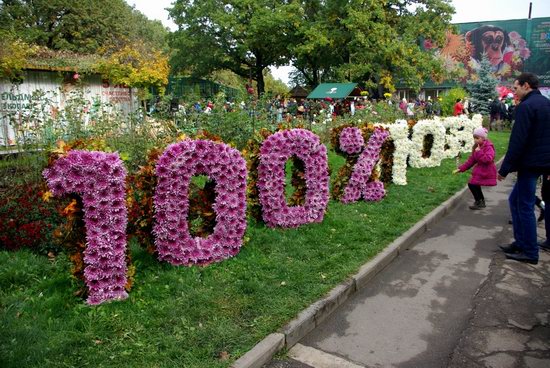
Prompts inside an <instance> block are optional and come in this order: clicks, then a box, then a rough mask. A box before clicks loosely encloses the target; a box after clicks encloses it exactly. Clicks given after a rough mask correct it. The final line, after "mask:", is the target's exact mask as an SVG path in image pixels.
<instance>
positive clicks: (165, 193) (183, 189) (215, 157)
mask: <svg viewBox="0 0 550 368" xmlns="http://www.w3.org/2000/svg"><path fill="white" fill-rule="evenodd" d="M156 172H157V176H158V185H157V188H156V191H155V197H154V204H155V220H156V222H155V226H154V230H153V231H154V234H155V245H156V247H157V250H158V253H159V258H160V259H161V260H164V261H167V262H169V263H171V264H173V265H193V264H200V265H207V264H210V263H212V262H217V261H221V260H223V259H226V258H229V257H232V256H234V255H236V254H237V253H238V252H239V250H240V247H241V246H242V239H243V236H244V232H245V230H246V178H247V170H246V162H245V160H244V158H243V157H242V156H241V154H240V152H239V151H238V150H236V149H234V148H231V147H230V146H228V145H226V144H224V143H216V142H212V141H207V140H184V141H182V142H179V143H176V144H172V145H170V146H169V147H168V148H167V149H166V150H165V151H164V153H163V154H162V156H161V157H160V158H159V160H158V162H157V166H156ZM194 175H207V176H208V177H209V178H211V179H213V180H214V181H215V182H216V187H215V191H216V200H215V203H214V205H213V209H214V211H215V212H216V226H215V227H214V231H213V233H212V234H211V235H209V236H208V237H207V238H201V237H192V236H191V234H190V232H189V225H188V221H187V217H188V214H189V184H190V182H191V178H192V177H193V176H194Z"/></svg>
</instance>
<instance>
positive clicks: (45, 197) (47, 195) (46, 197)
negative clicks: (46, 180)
mask: <svg viewBox="0 0 550 368" xmlns="http://www.w3.org/2000/svg"><path fill="white" fill-rule="evenodd" d="M52 196H53V194H52V192H50V191H49V190H48V191H46V192H44V193H43V194H42V200H43V201H44V202H49V201H50V198H51V197H52Z"/></svg>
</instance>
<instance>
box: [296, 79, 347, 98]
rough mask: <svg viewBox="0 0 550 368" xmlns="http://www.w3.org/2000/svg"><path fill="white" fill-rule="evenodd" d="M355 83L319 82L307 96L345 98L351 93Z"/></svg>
mask: <svg viewBox="0 0 550 368" xmlns="http://www.w3.org/2000/svg"><path fill="white" fill-rule="evenodd" d="M356 86H357V83H321V84H319V85H318V86H317V87H316V88H315V89H314V90H313V91H312V92H311V93H310V94H309V95H308V96H307V98H327V97H330V98H346V97H348V96H349V95H353V93H352V92H354V90H355V87H356Z"/></svg>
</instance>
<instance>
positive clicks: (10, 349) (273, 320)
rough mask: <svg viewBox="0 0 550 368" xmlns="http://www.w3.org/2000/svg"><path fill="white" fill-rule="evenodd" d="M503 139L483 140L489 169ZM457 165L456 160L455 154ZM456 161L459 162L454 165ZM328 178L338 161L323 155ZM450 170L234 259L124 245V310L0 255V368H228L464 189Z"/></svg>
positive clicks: (267, 235)
mask: <svg viewBox="0 0 550 368" xmlns="http://www.w3.org/2000/svg"><path fill="white" fill-rule="evenodd" d="M508 137H509V133H506V132H504V133H503V132H498V133H493V132H491V134H490V138H491V139H492V140H493V142H494V143H495V147H496V150H497V159H498V158H500V157H501V156H502V155H503V154H504V152H505V150H506V145H507V142H508ZM464 156H467V155H464ZM465 159H466V157H464V158H463V161H464V160H465ZM330 160H331V165H333V166H332V168H333V173H336V172H337V167H335V165H338V163H340V164H341V162H342V161H343V160H342V159H341V158H340V157H335V156H331V158H330ZM453 169H455V161H454V160H445V161H444V162H443V164H442V165H441V166H440V167H437V168H427V169H426V168H425V169H410V168H409V170H408V175H407V177H408V182H409V184H408V185H406V186H398V185H390V186H389V187H388V188H387V191H388V193H387V197H386V198H385V199H384V200H382V201H381V202H378V203H365V202H361V203H357V204H352V205H343V204H340V203H336V202H334V201H331V203H330V205H329V208H328V211H327V214H326V216H325V220H324V221H323V223H321V224H313V225H307V226H302V227H300V228H298V229H291V230H281V229H275V230H274V229H270V228H267V227H265V226H260V225H256V224H253V223H251V224H249V227H248V230H247V233H246V237H247V239H249V240H248V242H247V243H246V245H245V246H244V247H243V248H242V250H241V252H240V253H239V254H238V255H237V256H236V257H234V258H232V259H230V260H227V261H224V262H221V263H218V264H214V265H211V266H208V267H205V268H201V267H189V268H187V267H174V266H171V265H169V264H166V263H160V262H158V261H157V260H156V259H155V258H154V257H153V256H151V255H150V254H148V253H146V252H145V251H144V250H142V249H141V248H140V247H139V246H136V245H135V244H133V245H132V246H131V252H132V257H133V259H134V262H135V264H136V266H137V275H136V280H135V285H134V288H133V290H132V291H131V293H130V296H129V298H128V299H127V300H125V301H122V302H113V303H108V304H105V305H100V306H95V307H90V306H87V305H86V304H85V303H84V302H83V301H82V299H80V298H79V297H77V296H74V295H73V293H74V292H75V291H76V290H77V286H76V284H75V283H74V281H73V280H72V279H71V276H70V264H69V262H68V260H66V259H65V257H62V256H60V257H58V258H56V259H55V260H48V259H47V258H46V257H41V256H37V255H34V254H32V253H30V252H27V251H19V252H16V253H13V252H5V251H2V252H0V265H1V266H0V321H1V333H0V367H4V368H7V367H176V366H177V367H193V368H195V367H227V366H229V365H230V363H232V362H233V361H234V360H235V359H237V358H238V357H240V356H241V355H242V354H244V353H245V352H246V351H248V350H249V349H250V348H252V347H253V346H254V345H255V344H256V343H257V342H258V341H259V340H261V339H262V338H264V337H265V336H266V335H267V334H269V333H271V332H275V331H277V330H278V329H280V328H281V327H282V326H283V325H284V324H285V323H287V322H288V321H289V320H291V319H292V318H294V317H295V316H296V315H297V314H298V312H300V311H301V310H303V309H304V308H306V307H307V306H308V305H310V304H311V303H312V302H314V301H316V300H318V299H319V298H320V297H322V296H323V294H325V293H326V292H327V291H329V290H330V289H331V288H333V287H334V286H335V285H337V284H338V283H340V282H341V281H343V280H345V279H346V278H347V277H349V276H351V275H352V274H353V273H355V272H356V271H357V269H358V268H359V267H360V266H361V265H362V264H364V263H365V262H366V261H368V260H369V259H370V258H372V257H373V256H374V255H375V254H377V253H378V252H379V251H380V250H381V249H383V248H384V247H386V246H387V245H388V244H389V243H391V242H392V241H393V240H394V239H395V238H397V237H398V236H399V235H400V234H402V233H403V232H404V231H406V230H407V229H408V228H410V227H411V226H412V225H413V224H414V223H416V222H417V221H418V220H419V219H421V218H422V217H423V216H424V215H426V214H427V213H428V212H430V211H431V210H432V209H434V208H435V207H437V206H438V205H439V204H441V203H442V202H443V201H445V200H446V199H447V198H449V197H450V196H452V195H453V194H454V193H456V192H457V191H458V190H459V189H461V188H463V187H464V185H465V184H466V182H467V180H468V177H469V175H468V174H461V175H452V174H451V172H452V170H453Z"/></svg>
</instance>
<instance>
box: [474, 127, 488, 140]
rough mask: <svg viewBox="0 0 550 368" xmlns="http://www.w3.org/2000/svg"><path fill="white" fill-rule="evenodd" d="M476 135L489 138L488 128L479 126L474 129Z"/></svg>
mask: <svg viewBox="0 0 550 368" xmlns="http://www.w3.org/2000/svg"><path fill="white" fill-rule="evenodd" d="M474 135H475V136H476V137H480V138H483V139H485V138H487V129H485V128H483V127H479V128H475V129H474Z"/></svg>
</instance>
